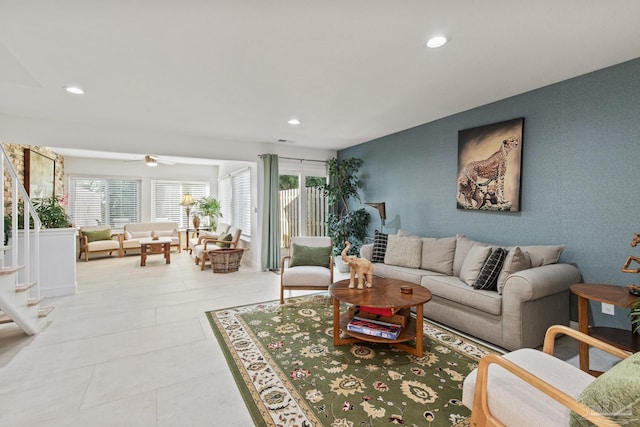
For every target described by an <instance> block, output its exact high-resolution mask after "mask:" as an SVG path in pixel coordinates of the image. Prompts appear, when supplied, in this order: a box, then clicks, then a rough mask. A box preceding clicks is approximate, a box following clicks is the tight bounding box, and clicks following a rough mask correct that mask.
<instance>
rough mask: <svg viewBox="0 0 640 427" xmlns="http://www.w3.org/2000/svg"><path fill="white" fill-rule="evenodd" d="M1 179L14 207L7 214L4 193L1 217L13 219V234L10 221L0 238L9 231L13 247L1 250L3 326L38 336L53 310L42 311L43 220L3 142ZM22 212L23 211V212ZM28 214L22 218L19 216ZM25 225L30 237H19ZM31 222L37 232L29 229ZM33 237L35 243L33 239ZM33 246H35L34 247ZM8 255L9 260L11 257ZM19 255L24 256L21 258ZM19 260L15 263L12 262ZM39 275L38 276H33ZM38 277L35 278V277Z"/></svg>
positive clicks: (0, 199)
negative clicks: (22, 261)
mask: <svg viewBox="0 0 640 427" xmlns="http://www.w3.org/2000/svg"><path fill="white" fill-rule="evenodd" d="M0 157H1V159H0V177H1V178H0V179H2V184H3V188H6V187H5V179H6V178H7V176H8V180H9V181H10V185H11V204H10V205H9V206H8V211H9V212H8V213H7V212H5V207H7V206H5V204H6V203H7V201H6V200H5V191H2V192H0V217H1V218H5V217H7V216H8V217H9V218H11V228H10V230H5V225H6V221H0V235H1V236H4V235H5V231H8V232H9V233H10V235H11V236H12V237H13V236H15V238H12V245H11V246H1V247H0V324H1V323H9V322H15V323H16V324H17V325H18V326H19V327H20V328H22V330H23V331H24V332H25V333H26V334H28V335H35V334H37V333H38V332H40V331H41V330H42V328H43V327H44V326H45V324H46V321H45V318H46V317H47V315H48V314H49V313H51V311H52V310H53V307H41V303H42V301H43V300H44V297H42V296H40V288H39V285H38V281H39V276H40V272H39V268H30V266H31V264H33V263H35V265H34V267H39V264H40V259H39V256H40V255H39V254H40V244H39V243H40V229H41V228H42V226H41V223H40V219H39V218H38V215H37V214H36V211H35V208H34V206H33V204H32V203H31V199H29V196H28V194H27V191H26V190H25V188H24V186H23V185H22V182H21V179H20V178H19V177H18V174H17V173H16V170H15V169H14V167H13V165H12V164H11V161H10V159H9V157H8V156H7V152H6V151H5V149H4V146H3V144H2V141H0ZM19 208H20V209H19ZM21 211H22V212H24V215H22V217H23V218H20V215H18V214H19V212H21ZM20 220H21V221H22V228H23V229H24V230H29V232H28V233H20V234H21V235H22V236H20V235H19V234H18V222H19V221H20ZM30 222H33V228H32V229H29V224H30ZM31 236H33V237H34V239H30V237H31ZM30 242H32V243H33V244H31V243H30ZM7 255H8V256H7ZM19 255H22V256H20V257H19ZM18 259H22V260H24V261H25V262H24V265H17V264H16V263H17V260H18ZM9 260H15V261H9ZM31 271H35V273H33V274H32V273H30V272H31ZM32 275H33V276H34V277H31V276H32Z"/></svg>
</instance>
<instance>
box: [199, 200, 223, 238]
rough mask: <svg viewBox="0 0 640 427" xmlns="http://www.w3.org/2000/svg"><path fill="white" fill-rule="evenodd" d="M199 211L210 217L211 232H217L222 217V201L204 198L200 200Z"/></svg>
mask: <svg viewBox="0 0 640 427" xmlns="http://www.w3.org/2000/svg"><path fill="white" fill-rule="evenodd" d="M197 206H198V210H199V211H200V212H201V213H202V215H205V216H208V217H209V226H211V230H215V229H216V228H217V227H218V218H221V217H222V213H221V212H220V201H219V200H218V199H216V198H215V197H203V198H202V199H200V200H198V204H197Z"/></svg>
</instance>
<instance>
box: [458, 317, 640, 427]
mask: <svg viewBox="0 0 640 427" xmlns="http://www.w3.org/2000/svg"><path fill="white" fill-rule="evenodd" d="M559 334H566V335H569V336H571V337H573V338H575V339H577V340H579V341H583V342H586V343H587V344H589V345H592V346H594V347H597V348H599V349H601V350H603V351H606V352H608V353H610V354H612V355H614V356H615V357H618V358H620V359H625V360H623V361H622V362H620V363H618V364H617V365H616V366H614V367H613V368H611V369H610V370H609V371H607V372H605V373H604V374H603V375H602V376H600V377H598V378H595V377H593V376H591V375H590V374H589V373H587V372H583V371H581V370H580V369H578V368H577V367H575V366H573V365H571V364H569V363H567V362H565V361H563V360H560V359H558V358H556V357H554V356H553V349H554V342H555V338H556V336H557V335H559ZM628 356H629V353H627V352H625V351H623V350H620V349H619V348H616V347H614V346H612V345H609V344H607V343H604V342H602V341H600V340H598V339H596V338H594V337H591V336H589V335H586V334H583V333H581V332H578V331H576V330H574V329H571V328H569V327H567V326H561V325H555V326H551V327H550V328H549V329H548V331H547V333H546V335H545V340H544V346H543V351H539V350H535V349H531V348H522V349H519V350H515V351H512V352H510V353H507V354H505V355H504V356H499V355H496V354H489V355H486V356H484V357H483V358H482V359H481V360H480V363H479V364H478V368H477V369H476V370H474V371H473V372H471V374H469V375H468V376H467V378H465V380H464V385H463V390H462V403H463V404H464V405H465V406H467V407H468V408H470V409H471V425H472V426H476V427H483V426H517V427H526V426H569V425H571V426H576V425H577V426H583V425H591V424H588V423H586V422H585V421H584V419H586V420H588V421H590V422H591V423H593V424H595V425H597V426H618V425H621V424H627V425H632V424H633V425H638V424H635V423H637V422H639V421H640V419H639V418H638V417H639V416H640V404H638V403H637V402H639V401H640V395H639V391H640V387H638V386H637V385H636V386H635V387H634V386H633V384H639V383H640V380H639V376H638V374H637V372H638V368H637V366H638V365H637V364H638V363H640V359H639V357H640V353H636V355H634V356H631V357H628ZM633 359H635V360H633ZM625 365H626V366H625ZM630 373H631V374H630ZM621 376H622V378H621ZM625 382H626V384H625ZM629 384H632V386H629ZM634 388H635V390H634ZM625 395H630V396H629V397H630V398H625V397H621V396H625ZM625 399H626V400H627V401H626V402H625V401H624V400H625ZM586 404H589V406H587V405H586ZM572 412H573V415H572ZM580 417H583V418H584V419H582V418H580ZM632 420H633V422H632V423H631V424H629V422H630V421H632ZM570 421H571V422H570Z"/></svg>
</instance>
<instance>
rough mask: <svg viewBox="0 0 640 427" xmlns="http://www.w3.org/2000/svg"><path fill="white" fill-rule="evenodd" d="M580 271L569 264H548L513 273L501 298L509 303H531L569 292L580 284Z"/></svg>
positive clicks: (505, 285)
mask: <svg viewBox="0 0 640 427" xmlns="http://www.w3.org/2000/svg"><path fill="white" fill-rule="evenodd" d="M581 281H582V276H581V275H580V271H579V270H578V269H577V268H576V267H574V266H573V265H571V264H549V265H543V266H542V267H534V268H528V269H526V270H522V271H519V272H517V273H513V274H512V275H510V276H509V277H508V278H507V281H506V282H505V284H504V289H503V291H502V295H503V298H504V299H505V300H511V301H514V300H515V301H519V302H525V301H533V300H537V299H540V298H542V297H545V296H548V295H554V294H557V293H560V292H563V291H567V290H569V287H570V286H571V285H573V284H574V283H580V282H581Z"/></svg>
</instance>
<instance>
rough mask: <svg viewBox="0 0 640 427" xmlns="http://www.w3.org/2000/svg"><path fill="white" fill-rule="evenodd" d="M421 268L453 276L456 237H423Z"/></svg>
mask: <svg viewBox="0 0 640 427" xmlns="http://www.w3.org/2000/svg"><path fill="white" fill-rule="evenodd" d="M421 240H422V261H421V263H420V268H421V269H423V270H430V271H435V272H437V273H442V274H446V275H449V276H451V275H452V274H453V255H454V254H455V252H456V238H455V237H443V238H434V237H423V238H422V239H421Z"/></svg>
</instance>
